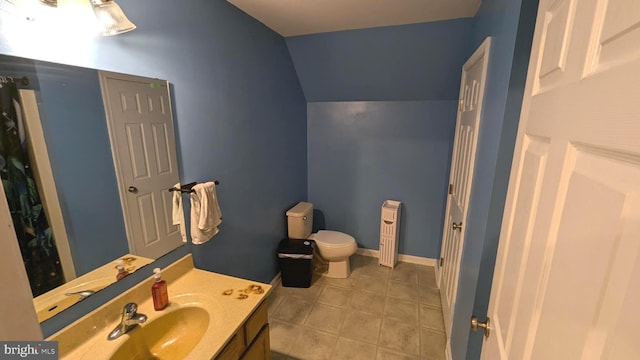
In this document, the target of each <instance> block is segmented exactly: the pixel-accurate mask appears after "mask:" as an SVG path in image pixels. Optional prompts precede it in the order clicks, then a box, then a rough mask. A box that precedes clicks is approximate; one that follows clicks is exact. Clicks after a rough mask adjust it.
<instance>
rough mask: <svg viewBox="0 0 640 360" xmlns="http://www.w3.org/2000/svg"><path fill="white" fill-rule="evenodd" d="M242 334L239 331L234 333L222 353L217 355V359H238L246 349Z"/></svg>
mask: <svg viewBox="0 0 640 360" xmlns="http://www.w3.org/2000/svg"><path fill="white" fill-rule="evenodd" d="M241 335H242V334H239V333H236V334H234V335H233V337H232V338H231V340H229V342H228V343H227V345H226V346H225V347H224V349H222V351H221V352H220V354H218V356H216V360H238V359H239V358H240V354H242V352H243V351H244V344H243V343H242V342H243V341H244V338H243V336H241Z"/></svg>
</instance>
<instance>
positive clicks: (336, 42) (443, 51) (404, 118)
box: [287, 19, 473, 258]
mask: <svg viewBox="0 0 640 360" xmlns="http://www.w3.org/2000/svg"><path fill="white" fill-rule="evenodd" d="M472 24H473V21H472V20H471V19H459V20H449V21H439V22H433V23H423V24H412V25H402V26H391V27H382V28H374V29H364V30H349V31H339V32H332V33H324V34H315V35H305V36H296V37H290V38H287V45H288V46H289V52H290V53H291V57H292V59H293V60H294V63H295V66H296V71H297V73H298V77H299V78H300V82H301V84H302V87H303V89H304V92H305V95H306V98H307V100H308V101H310V103H309V105H308V113H307V117H308V123H309V125H308V135H307V136H308V142H309V143H308V152H309V156H308V159H309V165H308V178H309V183H308V193H309V201H310V202H312V203H314V205H315V207H316V208H317V209H319V210H321V211H322V212H323V214H324V216H325V219H326V228H329V229H333V230H340V231H344V232H347V233H349V234H351V235H353V236H355V237H356V239H357V241H358V245H359V246H360V247H364V248H369V249H378V243H379V237H380V205H381V204H382V202H383V201H384V200H386V199H394V200H399V201H402V202H403V203H404V206H403V209H402V211H403V213H402V217H403V219H402V222H401V229H400V234H401V235H400V236H401V241H400V248H399V251H400V253H401V254H408V255H414V256H420V257H427V258H438V257H439V253H440V242H441V237H442V224H443V218H444V208H445V206H446V203H445V201H446V185H447V182H448V177H449V163H450V157H451V147H452V142H453V128H454V126H455V120H456V103H457V102H456V100H457V98H458V89H459V86H460V74H461V69H462V64H464V61H465V60H466V56H467V55H468V52H469V51H468V50H469V49H468V46H467V43H468V36H469V32H470V30H471V25H472ZM358 100H362V101H358ZM328 101H331V102H328Z"/></svg>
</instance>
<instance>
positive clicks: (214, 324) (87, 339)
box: [47, 254, 271, 359]
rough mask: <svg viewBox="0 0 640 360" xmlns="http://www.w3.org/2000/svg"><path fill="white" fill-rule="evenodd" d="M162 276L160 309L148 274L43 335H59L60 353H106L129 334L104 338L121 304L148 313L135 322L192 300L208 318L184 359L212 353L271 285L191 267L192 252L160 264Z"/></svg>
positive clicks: (86, 355) (74, 355)
mask: <svg viewBox="0 0 640 360" xmlns="http://www.w3.org/2000/svg"><path fill="white" fill-rule="evenodd" d="M149 271H151V270H149ZM162 277H163V279H164V280H166V281H167V283H168V292H169V302H170V303H169V306H167V308H165V309H164V310H160V311H155V310H154V309H153V300H152V298H151V285H152V284H153V278H152V277H151V276H150V277H149V279H147V280H145V281H143V282H142V283H140V284H138V285H136V286H134V287H132V288H131V289H129V290H127V291H126V292H124V293H123V294H122V295H120V296H118V297H117V298H114V299H113V300H111V301H109V302H108V303H106V304H105V305H103V306H102V307H100V308H98V309H96V310H94V311H92V312H91V313H89V314H87V315H86V316H84V317H82V318H80V319H79V320H77V321H75V322H74V323H72V324H70V325H69V326H67V327H65V328H64V329H62V330H60V331H59V332H57V333H55V334H53V335H52V336H50V337H49V338H47V340H50V341H58V351H59V355H60V359H85V358H86V359H101V358H105V359H108V358H109V357H110V356H111V354H113V353H114V352H115V351H116V349H117V348H118V347H120V346H121V345H122V344H123V343H124V342H125V341H126V340H127V339H128V338H129V336H130V335H129V334H125V335H123V336H121V337H120V338H118V339H116V340H113V341H109V340H107V335H108V334H109V333H110V332H111V330H113V328H114V327H115V326H116V325H117V324H118V323H119V321H120V317H121V315H120V314H121V313H122V309H123V307H124V305H125V304H127V303H129V302H134V303H136V304H138V313H143V314H145V315H147V316H148V320H147V322H146V323H145V324H142V325H140V326H145V325H146V324H149V323H150V322H152V321H153V320H155V319H157V318H158V317H160V316H162V315H163V314H166V313H169V312H171V311H174V310H176V309H178V308H181V307H188V306H197V307H201V308H204V309H205V310H207V312H208V313H209V324H208V328H207V330H206V332H205V334H204V336H203V338H202V340H201V341H200V342H199V343H198V345H196V346H195V348H194V349H193V351H191V353H190V354H189V355H188V357H187V358H186V359H211V358H213V357H215V356H216V355H217V354H218V353H219V352H220V351H221V350H222V349H223V346H224V345H225V343H227V341H228V340H229V339H230V338H231V337H232V336H233V335H234V334H235V333H236V331H238V330H239V329H240V327H241V326H242V324H243V323H244V322H245V321H246V320H247V318H248V317H249V316H250V315H251V314H252V313H253V311H254V310H255V309H257V307H258V305H260V304H261V303H262V302H263V301H264V300H265V299H266V296H267V295H268V294H269V292H270V291H271V285H268V284H263V283H259V282H255V281H249V280H245V279H240V278H236V277H231V276H227V275H222V274H217V273H213V272H208V271H203V270H199V269H195V268H194V266H193V259H192V257H191V254H189V255H186V256H185V257H183V258H182V259H180V260H178V261H176V262H175V263H173V264H171V265H170V266H168V267H166V268H165V269H163V270H162ZM133 331H135V330H133Z"/></svg>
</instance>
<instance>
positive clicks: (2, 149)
mask: <svg viewBox="0 0 640 360" xmlns="http://www.w3.org/2000/svg"><path fill="white" fill-rule="evenodd" d="M18 99H19V97H18V90H17V87H16V85H15V83H14V82H13V80H12V79H11V78H6V77H0V178H1V179H2V186H3V187H4V192H5V195H6V198H7V203H8V205H9V209H10V210H11V217H12V220H13V225H14V228H15V231H16V237H17V238H18V243H19V246H20V251H21V252H22V259H23V262H24V265H25V268H26V270H27V275H28V277H29V282H30V284H31V291H32V293H33V296H34V297H35V296H38V295H40V294H42V293H45V292H47V291H49V290H51V289H53V288H55V287H57V286H59V285H61V284H64V274H63V272H62V266H61V264H60V257H59V255H58V250H57V248H56V243H55V240H54V238H53V233H52V231H51V228H50V226H49V222H48V220H47V217H46V212H45V208H44V206H43V204H42V201H41V200H40V195H39V193H38V187H37V185H36V182H35V180H34V176H33V172H32V168H31V164H30V160H29V154H28V149H27V136H26V129H25V125H24V122H23V120H22V110H21V107H20V102H19V100H18Z"/></svg>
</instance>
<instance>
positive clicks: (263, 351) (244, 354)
mask: <svg viewBox="0 0 640 360" xmlns="http://www.w3.org/2000/svg"><path fill="white" fill-rule="evenodd" d="M268 321H269V316H268V309H267V302H266V301H263V302H262V304H260V305H259V306H258V308H257V309H256V310H255V311H254V312H253V314H251V316H249V318H248V319H247V321H245V322H244V324H242V326H241V327H240V329H239V330H238V331H237V332H236V333H235V334H233V336H232V337H231V339H230V340H229V341H228V342H227V344H226V345H225V346H224V348H223V349H222V351H221V352H220V354H218V356H216V357H215V360H239V359H242V360H264V359H271V348H270V346H269V323H268Z"/></svg>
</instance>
